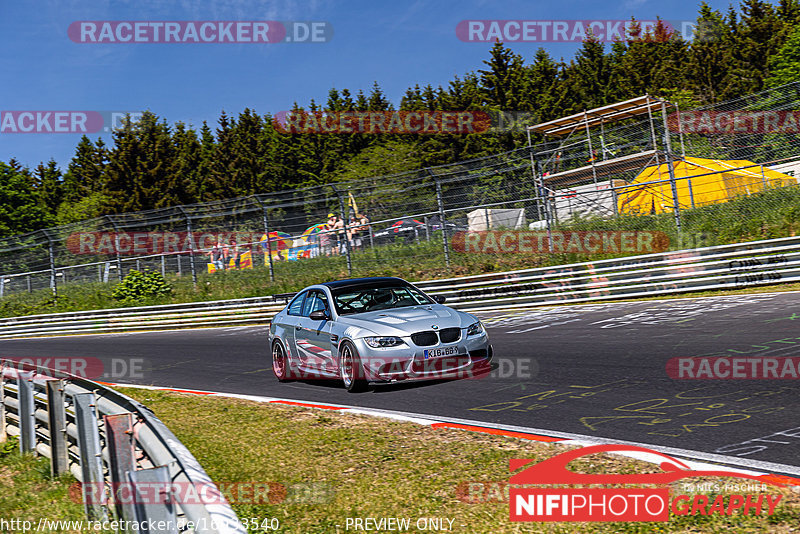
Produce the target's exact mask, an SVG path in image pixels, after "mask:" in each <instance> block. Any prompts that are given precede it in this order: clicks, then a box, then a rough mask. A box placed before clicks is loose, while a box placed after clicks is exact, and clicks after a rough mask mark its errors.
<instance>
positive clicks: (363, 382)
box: [339, 341, 368, 393]
mask: <svg viewBox="0 0 800 534" xmlns="http://www.w3.org/2000/svg"><path fill="white" fill-rule="evenodd" d="M339 376H340V377H341V379H342V382H343V383H344V387H345V388H347V391H349V392H350V393H359V392H362V391H366V389H367V386H368V384H367V379H366V376H365V374H364V367H363V366H362V365H361V358H359V356H358V352H357V351H356V348H355V347H354V346H353V344H352V343H350V342H349V341H345V342H344V343H342V347H341V348H340V349H339Z"/></svg>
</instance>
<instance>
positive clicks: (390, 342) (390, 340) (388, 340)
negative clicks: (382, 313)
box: [364, 336, 405, 349]
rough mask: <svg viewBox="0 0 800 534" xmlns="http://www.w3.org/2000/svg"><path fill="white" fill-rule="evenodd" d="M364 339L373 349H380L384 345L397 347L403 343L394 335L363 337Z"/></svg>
mask: <svg viewBox="0 0 800 534" xmlns="http://www.w3.org/2000/svg"><path fill="white" fill-rule="evenodd" d="M364 341H366V342H367V345H369V346H370V347H372V348H373V349H380V348H384V347H399V346H400V345H405V343H404V342H403V340H402V339H400V338H399V337H394V336H381V337H365V338H364Z"/></svg>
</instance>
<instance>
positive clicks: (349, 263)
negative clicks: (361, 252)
mask: <svg viewBox="0 0 800 534" xmlns="http://www.w3.org/2000/svg"><path fill="white" fill-rule="evenodd" d="M331 188H332V189H333V192H334V193H336V196H337V197H338V198H339V216H340V217H341V218H342V224H343V225H344V253H345V255H346V256H347V274H348V275H350V276H352V274H353V260H352V258H351V257H350V240H349V239H348V238H347V234H348V233H349V229H348V228H347V219H346V218H345V212H344V199H343V198H342V192H341V191H339V190H338V189H337V188H336V186H335V185H332V186H331ZM337 235H340V234H337Z"/></svg>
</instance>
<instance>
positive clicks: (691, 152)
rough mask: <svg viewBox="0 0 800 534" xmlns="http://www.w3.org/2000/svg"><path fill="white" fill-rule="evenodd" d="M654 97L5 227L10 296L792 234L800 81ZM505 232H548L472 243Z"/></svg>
mask: <svg viewBox="0 0 800 534" xmlns="http://www.w3.org/2000/svg"><path fill="white" fill-rule="evenodd" d="M647 98H648V100H647V102H648V104H647V110H646V111H647V112H646V113H638V114H637V115H635V116H634V115H633V114H632V115H630V116H626V115H625V114H624V113H622V112H620V111H618V110H617V111H616V112H611V113H608V114H606V116H607V118H610V119H622V120H605V119H602V118H601V119H599V120H598V119H597V118H596V117H593V116H591V115H590V114H589V112H587V113H586V116H585V120H584V122H583V123H581V122H580V121H578V122H577V123H576V124H577V126H578V127H576V128H573V129H572V130H571V131H564V132H563V134H562V135H560V136H559V138H557V139H555V140H554V139H553V138H552V137H548V136H545V137H544V141H542V142H540V143H539V144H533V145H531V146H526V147H521V148H518V149H516V150H512V151H510V152H505V153H502V154H497V155H493V156H488V157H484V158H480V159H474V160H469V161H462V162H458V163H453V164H449V165H444V166H438V167H431V168H425V169H421V170H414V171H409V172H405V173H401V174H396V175H391V176H379V177H374V178H368V179H363V180H358V181H351V182H339V183H335V184H330V185H324V186H317V187H312V188H307V189H298V190H292V191H282V192H277V193H270V194H262V195H254V196H251V197H246V198H236V199H230V200H223V201H217V202H210V203H204V204H194V205H186V206H176V207H172V208H164V209H158V210H150V211H142V212H136V213H126V214H121V215H108V216H105V217H101V218H97V219H91V220H86V221H82V222H79V223H74V224H70V225H66V226H60V227H55V228H48V229H45V230H40V231H37V232H32V233H29V234H24V235H19V236H14V237H9V238H5V239H2V240H0V296H2V295H5V294H9V293H10V292H18V291H29V292H30V291H35V290H37V289H42V288H50V289H51V290H52V291H54V292H55V291H57V288H58V287H59V286H61V285H63V284H68V283H80V282H87V281H99V282H114V281H117V280H120V279H122V277H123V276H124V275H125V274H126V273H127V272H129V271H130V270H133V269H136V270H142V269H145V268H147V269H153V270H158V271H161V272H162V273H164V274H167V273H173V274H179V275H182V276H191V277H192V278H193V280H194V281H195V282H196V281H197V280H198V277H204V276H212V275H211V274H209V273H212V272H215V271H219V270H227V269H254V270H255V269H260V270H262V271H263V273H264V276H268V277H271V278H272V279H280V278H281V277H288V276H292V273H293V272H296V269H297V268H299V266H301V265H302V268H303V269H310V270H313V269H318V268H321V266H324V268H325V269H327V271H326V272H339V273H343V274H349V275H352V276H358V275H371V274H391V273H392V272H393V271H394V270H395V268H396V266H397V265H399V264H401V263H403V264H406V265H408V264H413V265H420V266H425V267H428V268H436V269H438V271H439V272H441V273H443V274H446V273H450V272H453V273H454V274H455V273H456V272H459V271H458V269H456V267H457V266H459V265H461V264H462V263H463V262H464V261H467V260H469V259H470V258H473V257H474V256H475V254H476V252H477V253H481V254H485V253H488V254H495V255H498V254H499V255H504V254H514V253H523V254H525V253H527V254H529V255H530V258H531V259H530V262H531V263H533V264H535V263H536V262H537V261H538V262H539V263H541V258H540V259H536V257H537V254H539V255H547V254H552V253H584V254H591V253H593V252H596V251H592V250H590V249H589V247H586V248H584V249H581V248H580V247H578V249H570V248H568V247H565V246H564V243H561V248H559V247H558V246H556V247H554V244H556V245H557V244H558V242H557V241H556V240H554V239H553V232H569V231H577V232H584V233H585V232H598V231H610V232H621V231H622V232H626V231H627V232H634V231H657V232H662V233H663V234H664V235H665V236H667V237H668V238H669V239H668V243H669V244H668V245H666V246H667V247H668V248H670V249H678V248H685V247H688V246H696V245H699V244H707V245H713V244H721V243H730V242H737V241H746V240H751V239H758V238H768V237H779V236H781V235H794V232H795V228H796V227H797V228H800V203H798V200H800V188H798V187H797V181H796V179H795V178H794V173H795V171H797V170H798V169H800V142H799V141H798V134H800V111H798V112H795V111H794V110H796V109H800V108H798V104H800V83H793V84H789V85H786V86H782V87H779V88H776V89H772V90H769V91H765V92H762V93H758V94H755V95H750V96H747V97H744V98H741V99H737V100H732V101H728V102H725V103H722V104H718V105H715V106H711V107H706V108H700V109H693V110H689V111H685V110H678V109H677V108H676V107H675V106H674V105H672V104H670V103H668V102H666V101H664V102H663V103H662V101H661V100H658V99H652V97H647ZM615 113H616V116H615ZM509 229H513V230H518V231H529V232H530V233H532V234H536V235H537V236H540V237H539V239H538V242H537V243H538V245H537V246H533V247H532V248H524V247H521V246H517V247H516V248H514V247H512V246H511V245H509V243H510V241H509V239H506V240H505V241H502V240H501V242H498V243H494V244H493V246H492V247H486V246H484V247H483V249H480V247H478V248H475V247H473V248H472V249H471V248H470V246H467V245H465V243H468V244H469V243H471V244H473V245H475V244H476V243H478V242H479V240H478V241H471V239H472V238H471V237H465V236H467V235H469V234H480V235H483V236H484V237H485V236H486V235H489V234H492V233H493V232H492V231H494V230H503V231H505V230H509ZM495 233H496V232H495ZM543 234H544V235H547V236H548V237H547V238H545V240H544V241H542V238H541V235H543ZM698 236H699V239H698ZM562 237H563V236H562ZM515 242H516V243H519V242H521V240H518V241H515ZM534 242H536V240H535V239H534ZM480 243H482V244H483V245H486V242H485V241H480ZM542 243H544V244H545V245H546V246H545V245H542ZM646 251H647V250H643V251H640V252H646ZM604 252H609V253H611V254H612V255H613V253H614V252H619V253H622V252H623V251H622V250H619V251H616V250H613V249H612V250H610V251H609V250H605V251H604ZM293 269H294V270H293Z"/></svg>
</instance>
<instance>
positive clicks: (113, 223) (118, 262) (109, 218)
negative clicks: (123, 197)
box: [106, 215, 122, 281]
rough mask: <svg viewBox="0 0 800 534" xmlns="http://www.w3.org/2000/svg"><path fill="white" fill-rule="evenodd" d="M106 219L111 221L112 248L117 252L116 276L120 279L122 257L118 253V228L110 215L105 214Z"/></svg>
mask: <svg viewBox="0 0 800 534" xmlns="http://www.w3.org/2000/svg"><path fill="white" fill-rule="evenodd" d="M106 219H108V222H110V223H111V227H112V228H114V249H115V250H116V252H117V278H118V279H119V280H120V281H122V258H121V257H120V255H119V228H117V223H116V222H115V221H114V219H112V218H111V215H106Z"/></svg>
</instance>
